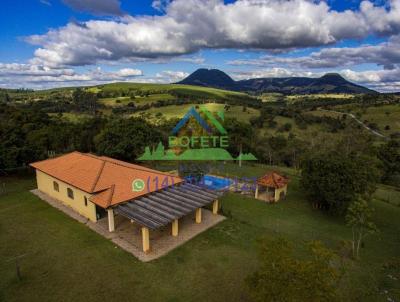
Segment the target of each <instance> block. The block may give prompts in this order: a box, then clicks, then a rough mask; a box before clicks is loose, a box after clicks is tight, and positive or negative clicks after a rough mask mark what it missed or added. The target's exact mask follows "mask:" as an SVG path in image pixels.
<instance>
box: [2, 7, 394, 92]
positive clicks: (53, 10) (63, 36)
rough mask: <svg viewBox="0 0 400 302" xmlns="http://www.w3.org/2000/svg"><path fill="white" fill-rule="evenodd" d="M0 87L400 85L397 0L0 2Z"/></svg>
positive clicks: (391, 88) (381, 87) (386, 89)
mask: <svg viewBox="0 0 400 302" xmlns="http://www.w3.org/2000/svg"><path fill="white" fill-rule="evenodd" d="M2 7H3V8H2V10H1V12H0V39H1V40H0V41H1V44H0V87H2V88H33V89H46V88H52V87H62V86H77V85H79V86H88V85H95V84H102V83H108V82H116V81H129V82H150V83H173V82H177V81H179V80H181V79H183V78H184V77H186V76H187V75H188V74H190V73H191V72H193V71H195V70H196V69H198V68H217V69H220V70H222V71H225V72H226V73H227V74H229V75H230V76H231V77H232V78H233V79H235V80H241V79H248V78H256V77H259V78H261V77H291V76H308V77H319V76H321V75H323V74H325V73H328V72H337V73H340V74H341V75H342V76H343V77H345V78H346V79H348V80H350V81H352V82H355V83H357V84H360V85H364V86H367V87H369V88H372V89H375V90H377V91H381V92H391V91H400V0H387V1H385V0H375V1H373V0H369V1H358V0H347V1H341V0H326V1H322V0H319V1H312V0H237V1H234V0H232V1H223V0H172V1H171V0H144V1H141V0H140V1H139V0H24V1H15V0H3V1H2Z"/></svg>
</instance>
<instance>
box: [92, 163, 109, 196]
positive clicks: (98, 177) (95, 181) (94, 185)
mask: <svg viewBox="0 0 400 302" xmlns="http://www.w3.org/2000/svg"><path fill="white" fill-rule="evenodd" d="M105 165H106V163H105V162H104V161H103V162H102V163H101V167H100V169H99V172H98V173H97V176H96V179H95V180H94V183H93V186H92V188H91V192H94V188H96V185H97V183H98V182H99V179H100V175H101V172H103V169H104V166H105Z"/></svg>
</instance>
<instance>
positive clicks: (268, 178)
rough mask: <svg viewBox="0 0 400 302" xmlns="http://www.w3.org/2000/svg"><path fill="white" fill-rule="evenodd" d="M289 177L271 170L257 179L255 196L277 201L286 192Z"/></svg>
mask: <svg viewBox="0 0 400 302" xmlns="http://www.w3.org/2000/svg"><path fill="white" fill-rule="evenodd" d="M288 182H289V179H287V178H286V177H284V176H282V175H279V174H278V173H277V172H275V171H273V172H271V173H267V174H265V175H264V176H262V177H260V178H258V179H257V184H256V191H255V196H254V197H255V198H256V199H260V200H264V201H268V202H278V201H279V200H280V199H282V198H284V197H285V196H286V194H287V185H288Z"/></svg>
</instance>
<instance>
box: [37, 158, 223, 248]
mask: <svg viewBox="0 0 400 302" xmlns="http://www.w3.org/2000/svg"><path fill="white" fill-rule="evenodd" d="M31 167H33V168H34V169H35V170H36V181H37V188H38V190H40V191H41V192H42V193H45V194H47V195H48V196H50V197H52V198H54V199H56V200H58V201H60V202H61V203H63V204H64V205H67V206H69V207H71V208H72V209H73V210H75V211H76V212H78V213H79V214H81V215H82V216H84V217H86V218H88V219H89V220H91V221H92V222H97V221H98V220H100V219H103V218H105V217H107V219H108V229H109V231H110V232H113V231H114V230H115V223H114V215H115V214H119V215H121V216H124V217H126V218H127V219H129V220H131V221H132V222H136V223H137V224H139V225H140V226H141V233H142V243H143V251H144V252H148V251H149V250H150V242H149V231H150V230H157V229H159V228H162V227H165V226H167V225H171V233H172V235H173V236H178V220H179V219H180V218H181V217H183V216H185V215H188V214H189V213H193V212H195V218H196V223H201V209H202V207H204V206H206V205H208V204H211V203H212V204H213V213H214V214H217V211H218V199H217V198H218V196H219V195H218V194H217V193H215V192H214V191H211V190H208V189H205V188H203V187H199V186H196V185H193V184H189V183H185V182H184V181H183V179H181V178H180V177H178V176H176V175H172V174H168V173H164V172H160V171H156V170H153V169H149V168H145V167H142V166H140V165H135V164H131V163H127V162H123V161H120V160H116V159H113V158H109V157H105V156H96V155H93V154H88V153H80V152H72V153H68V154H65V155H62V156H59V157H56V158H51V159H47V160H44V161H39V162H35V163H32V164H31Z"/></svg>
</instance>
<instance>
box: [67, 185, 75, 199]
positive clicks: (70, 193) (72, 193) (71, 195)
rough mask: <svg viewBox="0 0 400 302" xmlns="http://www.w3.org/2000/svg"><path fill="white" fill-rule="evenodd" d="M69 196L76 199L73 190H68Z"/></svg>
mask: <svg viewBox="0 0 400 302" xmlns="http://www.w3.org/2000/svg"><path fill="white" fill-rule="evenodd" d="M67 194H68V197H69V198H71V199H74V191H72V189H71V188H68V189H67Z"/></svg>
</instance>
